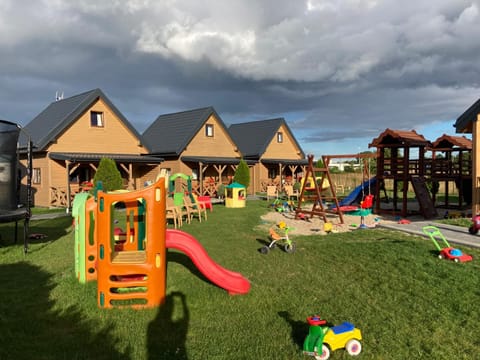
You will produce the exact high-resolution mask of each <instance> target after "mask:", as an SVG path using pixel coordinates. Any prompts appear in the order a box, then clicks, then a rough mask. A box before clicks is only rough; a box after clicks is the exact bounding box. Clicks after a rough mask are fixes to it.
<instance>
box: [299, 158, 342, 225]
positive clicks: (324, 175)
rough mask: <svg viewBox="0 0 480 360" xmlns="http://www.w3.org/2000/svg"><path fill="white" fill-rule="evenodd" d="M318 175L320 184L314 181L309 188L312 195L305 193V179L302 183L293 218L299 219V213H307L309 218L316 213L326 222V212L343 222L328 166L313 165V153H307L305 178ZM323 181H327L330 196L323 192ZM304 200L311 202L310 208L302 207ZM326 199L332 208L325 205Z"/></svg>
mask: <svg viewBox="0 0 480 360" xmlns="http://www.w3.org/2000/svg"><path fill="white" fill-rule="evenodd" d="M324 163H325V161H324ZM319 175H321V181H320V184H317V182H316V181H314V188H313V189H309V190H310V191H314V194H313V195H307V193H306V191H307V188H306V184H307V182H306V181H305V182H304V183H303V186H302V191H301V193H300V196H299V197H298V205H297V207H296V209H295V219H299V218H300V214H304V215H309V217H310V218H312V217H313V216H315V215H316V216H319V217H320V218H321V219H322V220H323V221H324V222H325V223H327V222H328V220H327V214H333V215H336V216H338V217H339V219H340V223H341V224H343V223H344V220H343V213H342V210H341V209H340V206H339V204H338V199H337V195H336V193H335V186H334V185H333V182H332V179H331V178H330V172H329V171H328V167H322V168H315V167H313V155H308V166H307V169H306V173H305V178H306V179H308V178H309V177H310V176H311V177H312V178H313V179H315V177H316V176H319ZM324 181H328V183H329V188H330V194H331V195H330V196H326V195H325V193H324V190H323V184H324ZM305 200H308V201H311V202H313V205H312V208H311V209H310V210H308V209H304V208H302V205H303V203H304V201H305ZM326 201H331V202H333V203H334V204H335V206H334V207H332V208H328V207H326V205H325V202H326Z"/></svg>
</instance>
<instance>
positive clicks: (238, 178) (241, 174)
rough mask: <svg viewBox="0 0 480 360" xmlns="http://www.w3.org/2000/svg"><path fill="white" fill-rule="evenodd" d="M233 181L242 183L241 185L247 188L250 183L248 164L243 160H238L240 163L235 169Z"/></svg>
mask: <svg viewBox="0 0 480 360" xmlns="http://www.w3.org/2000/svg"><path fill="white" fill-rule="evenodd" d="M233 181H234V182H236V183H239V184H242V185H243V186H245V188H248V186H249V185H250V170H249V169H248V165H247V163H246V162H245V160H243V159H241V160H240V163H239V164H238V167H237V169H236V170H235V175H234V176H233Z"/></svg>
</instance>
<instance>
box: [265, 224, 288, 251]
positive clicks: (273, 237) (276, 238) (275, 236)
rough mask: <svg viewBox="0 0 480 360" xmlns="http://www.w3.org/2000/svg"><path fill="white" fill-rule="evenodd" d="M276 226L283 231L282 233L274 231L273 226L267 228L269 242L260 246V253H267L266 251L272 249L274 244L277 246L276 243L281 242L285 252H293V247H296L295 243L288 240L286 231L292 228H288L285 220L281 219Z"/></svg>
mask: <svg viewBox="0 0 480 360" xmlns="http://www.w3.org/2000/svg"><path fill="white" fill-rule="evenodd" d="M277 227H278V229H279V230H280V231H282V232H283V235H281V234H279V233H278V232H276V231H275V229H273V228H270V229H269V238H270V244H268V245H265V246H262V247H261V248H260V252H261V253H262V254H268V252H269V251H270V249H274V248H275V247H276V246H277V243H282V244H283V249H284V250H285V252H287V253H293V252H295V249H296V248H297V246H296V245H295V243H294V242H293V241H292V240H290V238H289V237H288V232H289V231H290V230H292V228H289V227H288V226H287V225H286V224H285V222H283V221H280V222H279V223H278V224H277Z"/></svg>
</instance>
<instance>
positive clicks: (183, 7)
mask: <svg viewBox="0 0 480 360" xmlns="http://www.w3.org/2000/svg"><path fill="white" fill-rule="evenodd" d="M479 21H480V6H479V3H478V1H473V0H457V1H450V0H435V1H434V0H417V1H415V2H413V1H412V2H398V1H396V0H383V1H382V0H308V1H303V2H301V1H288V0H276V1H261V2H259V1H254V0H241V1H240V0H237V1H235V0H233V1H228V2H225V1H214V0H207V1H201V2H198V1H181V2H180V1H175V0H169V1H161V2H159V1H153V0H152V1H149V0H130V1H115V0H111V1H102V2H91V1H76V2H67V1H61V0H56V1H54V0H50V1H49V0H44V1H13V0H0V46H1V49H2V50H1V51H2V56H0V81H1V84H2V86H0V117H1V118H6V119H9V120H12V121H17V122H20V123H22V124H25V123H26V122H28V121H29V120H31V119H32V118H33V117H34V116H35V115H36V114H38V113H39V112H40V111H41V110H42V109H43V108H44V107H45V106H46V105H47V104H49V103H50V102H52V101H53V100H54V98H55V93H56V92H57V91H63V93H64V95H65V96H71V95H74V94H77V93H79V92H83V91H87V90H90V89H93V88H97V87H98V88H101V89H102V90H103V91H105V93H106V94H107V96H109V97H110V98H111V99H112V100H113V102H114V103H115V104H116V105H117V107H118V108H119V109H120V110H121V111H122V112H123V113H124V114H125V115H126V116H127V118H129V119H130V121H132V122H133V123H134V124H135V125H136V126H137V127H138V128H139V129H140V130H143V129H144V128H145V127H146V126H147V125H148V124H149V123H150V122H151V121H153V119H155V118H156V117H157V116H158V115H159V114H163V113H167V112H172V111H181V110H186V109H191V108H194V107H201V106H208V105H213V106H214V107H215V108H216V109H217V111H218V112H219V113H220V115H221V116H222V118H223V119H224V121H225V122H227V123H230V122H236V121H248V120H255V119H261V118H270V117H274V116H286V115H285V114H289V115H291V114H294V116H293V115H292V118H291V119H289V118H288V117H287V121H289V124H290V125H291V128H292V129H293V130H294V131H298V132H299V134H301V135H299V136H300V137H301V139H300V140H301V141H304V142H307V143H310V142H311V143H315V142H321V141H323V140H326V139H328V140H332V139H339V140H341V139H348V138H351V137H358V136H366V137H374V136H376V135H377V134H378V132H379V131H382V130H383V129H385V128H386V127H391V128H403V129H412V128H415V127H417V126H418V125H419V124H428V123H432V122H435V121H453V119H455V118H456V117H457V116H459V115H460V114H461V112H463V111H464V110H465V109H466V107H468V106H469V105H470V104H471V103H473V102H474V101H475V100H476V99H477V98H478V96H479V95H480V92H479V91H478V90H479V80H478V79H479V73H480V63H479V62H478V59H479V58H480V42H478V41H476V39H478V38H479V37H480V26H478V23H479Z"/></svg>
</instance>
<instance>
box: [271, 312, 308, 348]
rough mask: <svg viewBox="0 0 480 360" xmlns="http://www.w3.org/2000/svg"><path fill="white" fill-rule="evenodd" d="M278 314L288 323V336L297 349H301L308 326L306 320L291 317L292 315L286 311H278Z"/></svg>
mask: <svg viewBox="0 0 480 360" xmlns="http://www.w3.org/2000/svg"><path fill="white" fill-rule="evenodd" d="M278 315H279V316H280V317H281V318H282V319H284V320H285V321H286V322H287V323H288V324H289V325H290V328H291V332H290V336H291V338H292V340H293V342H294V343H295V344H296V345H297V346H298V347H299V349H303V342H304V340H305V337H306V336H307V335H308V328H309V326H308V324H307V322H306V321H300V320H294V319H292V316H291V315H290V313H289V312H288V311H279V312H278Z"/></svg>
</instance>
